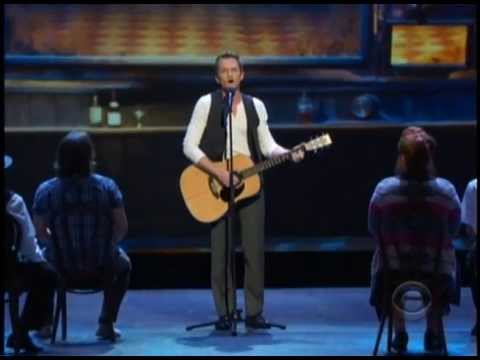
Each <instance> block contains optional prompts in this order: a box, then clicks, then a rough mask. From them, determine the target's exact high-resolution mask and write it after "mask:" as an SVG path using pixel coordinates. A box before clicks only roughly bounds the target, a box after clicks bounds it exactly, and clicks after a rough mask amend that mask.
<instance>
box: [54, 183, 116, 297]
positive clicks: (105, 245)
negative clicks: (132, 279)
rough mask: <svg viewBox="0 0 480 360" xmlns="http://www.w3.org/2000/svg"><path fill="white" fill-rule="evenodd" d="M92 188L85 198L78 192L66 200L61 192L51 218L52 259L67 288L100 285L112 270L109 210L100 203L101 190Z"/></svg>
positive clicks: (63, 192) (112, 257) (64, 194)
mask: <svg viewBox="0 0 480 360" xmlns="http://www.w3.org/2000/svg"><path fill="white" fill-rule="evenodd" d="M95 190H96V191H94V194H93V198H91V199H89V200H88V201H85V200H82V196H81V193H80V191H79V192H78V194H77V195H78V196H77V198H76V199H75V200H74V201H71V200H70V201H68V200H67V198H66V193H65V191H61V192H60V193H61V199H60V207H59V208H58V210H57V211H54V212H53V214H52V216H51V218H50V229H51V231H52V236H51V238H52V243H53V249H52V250H53V252H54V254H53V258H54V262H55V266H56V267H57V269H58V272H59V273H60V275H61V277H62V279H63V280H64V281H65V286H66V287H72V288H91V287H92V284H97V283H98V284H99V285H101V284H102V283H103V279H105V278H107V277H108V278H110V277H111V273H112V271H113V269H112V267H113V261H114V251H115V247H114V244H113V242H112V226H113V225H112V215H111V209H110V208H108V207H106V206H103V205H101V203H100V196H101V194H100V193H99V191H100V190H99V189H95ZM49 201H51V198H49ZM99 279H101V280H100V281H99ZM93 286H94V287H98V286H96V285H93ZM102 286H103V285H102Z"/></svg>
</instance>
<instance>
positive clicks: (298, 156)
mask: <svg viewBox="0 0 480 360" xmlns="http://www.w3.org/2000/svg"><path fill="white" fill-rule="evenodd" d="M290 156H291V160H292V161H293V162H296V163H298V162H300V161H302V160H303V158H304V157H305V150H303V147H302V145H297V146H295V147H294V148H293V149H292V152H291V154H290Z"/></svg>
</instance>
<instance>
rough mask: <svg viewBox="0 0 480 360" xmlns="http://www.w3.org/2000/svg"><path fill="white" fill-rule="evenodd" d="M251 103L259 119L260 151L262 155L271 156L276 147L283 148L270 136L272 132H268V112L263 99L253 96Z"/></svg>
mask: <svg viewBox="0 0 480 360" xmlns="http://www.w3.org/2000/svg"><path fill="white" fill-rule="evenodd" d="M253 104H254V106H255V109H256V110H257V114H258V119H259V120H260V121H259V124H258V140H259V143H260V151H261V152H262V154H263V155H264V156H266V157H271V156H272V155H273V152H274V150H275V149H276V148H277V147H279V148H281V149H284V148H283V147H282V146H280V145H278V144H277V142H276V141H275V139H274V138H273V136H272V133H271V132H270V129H269V128H268V123H267V121H268V113H267V109H266V108H265V104H264V103H263V101H261V100H260V99H257V98H253ZM285 150H286V149H285Z"/></svg>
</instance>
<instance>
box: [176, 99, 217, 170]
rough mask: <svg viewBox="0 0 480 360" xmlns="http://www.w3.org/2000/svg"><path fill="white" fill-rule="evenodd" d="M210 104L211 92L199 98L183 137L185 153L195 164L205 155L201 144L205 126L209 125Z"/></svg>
mask: <svg viewBox="0 0 480 360" xmlns="http://www.w3.org/2000/svg"><path fill="white" fill-rule="evenodd" d="M210 105H211V96H210V94H207V95H204V96H202V97H201V98H200V99H198V101H197V103H196V104H195V107H194V109H193V113H192V117H191V119H190V123H189V124H188V127H187V131H186V133H185V137H184V139H183V153H184V154H185V156H186V157H187V158H188V159H190V161H192V162H193V163H194V164H196V163H197V162H198V161H199V160H200V159H201V158H202V157H204V156H205V153H204V152H203V151H202V150H201V149H200V147H199V145H200V140H201V139H202V135H203V132H204V131H205V126H206V125H207V119H208V113H209V111H210Z"/></svg>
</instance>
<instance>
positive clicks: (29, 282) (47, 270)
mask: <svg viewBox="0 0 480 360" xmlns="http://www.w3.org/2000/svg"><path fill="white" fill-rule="evenodd" d="M12 163H13V160H12V158H11V157H10V156H8V155H5V156H4V169H7V168H9V167H10V166H11V165H12ZM5 212H6V214H5V215H6V216H10V217H11V220H12V221H13V222H15V224H17V226H18V227H17V231H18V232H19V236H18V239H19V241H20V244H18V243H14V242H13V240H14V239H10V240H12V243H11V244H12V245H13V246H14V247H15V249H12V248H10V249H6V251H7V252H10V251H13V253H12V256H15V257H16V258H15V259H12V260H13V261H14V262H15V270H14V269H6V270H7V271H10V272H11V271H15V273H14V274H12V273H9V274H8V276H15V283H17V285H18V286H19V287H20V288H23V289H26V290H27V298H26V300H25V305H24V307H23V311H22V314H21V316H20V319H19V324H17V326H18V327H17V328H18V331H19V336H17V337H14V335H13V334H11V335H10V336H9V337H8V339H7V347H10V348H13V347H15V345H17V347H18V348H20V349H25V350H26V351H28V352H34V353H35V352H39V351H41V350H42V348H41V347H40V346H38V345H36V344H35V343H34V342H33V340H32V339H31V337H30V335H29V333H28V332H29V330H39V331H40V332H43V331H45V330H44V329H48V328H49V327H50V326H51V323H52V314H53V304H51V302H50V301H49V298H51V297H53V294H54V290H55V287H56V284H57V274H56V272H55V270H54V269H53V267H52V266H51V265H50V264H49V263H48V262H47V261H46V260H45V257H44V256H43V252H42V250H41V249H40V247H39V245H38V241H37V237H36V236H35V228H34V226H33V223H32V219H31V217H30V213H29V212H28V209H27V206H26V204H25V201H24V200H23V198H22V197H21V196H20V195H19V194H17V193H16V192H14V191H12V190H9V189H5ZM10 235H11V236H14V233H12V234H10ZM4 241H7V239H4ZM6 256H9V255H8V254H6ZM7 263H9V261H8V260H7ZM12 281H13V280H12ZM10 301H11V299H10ZM13 326H14V324H12V327H13ZM16 342H18V343H16Z"/></svg>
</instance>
